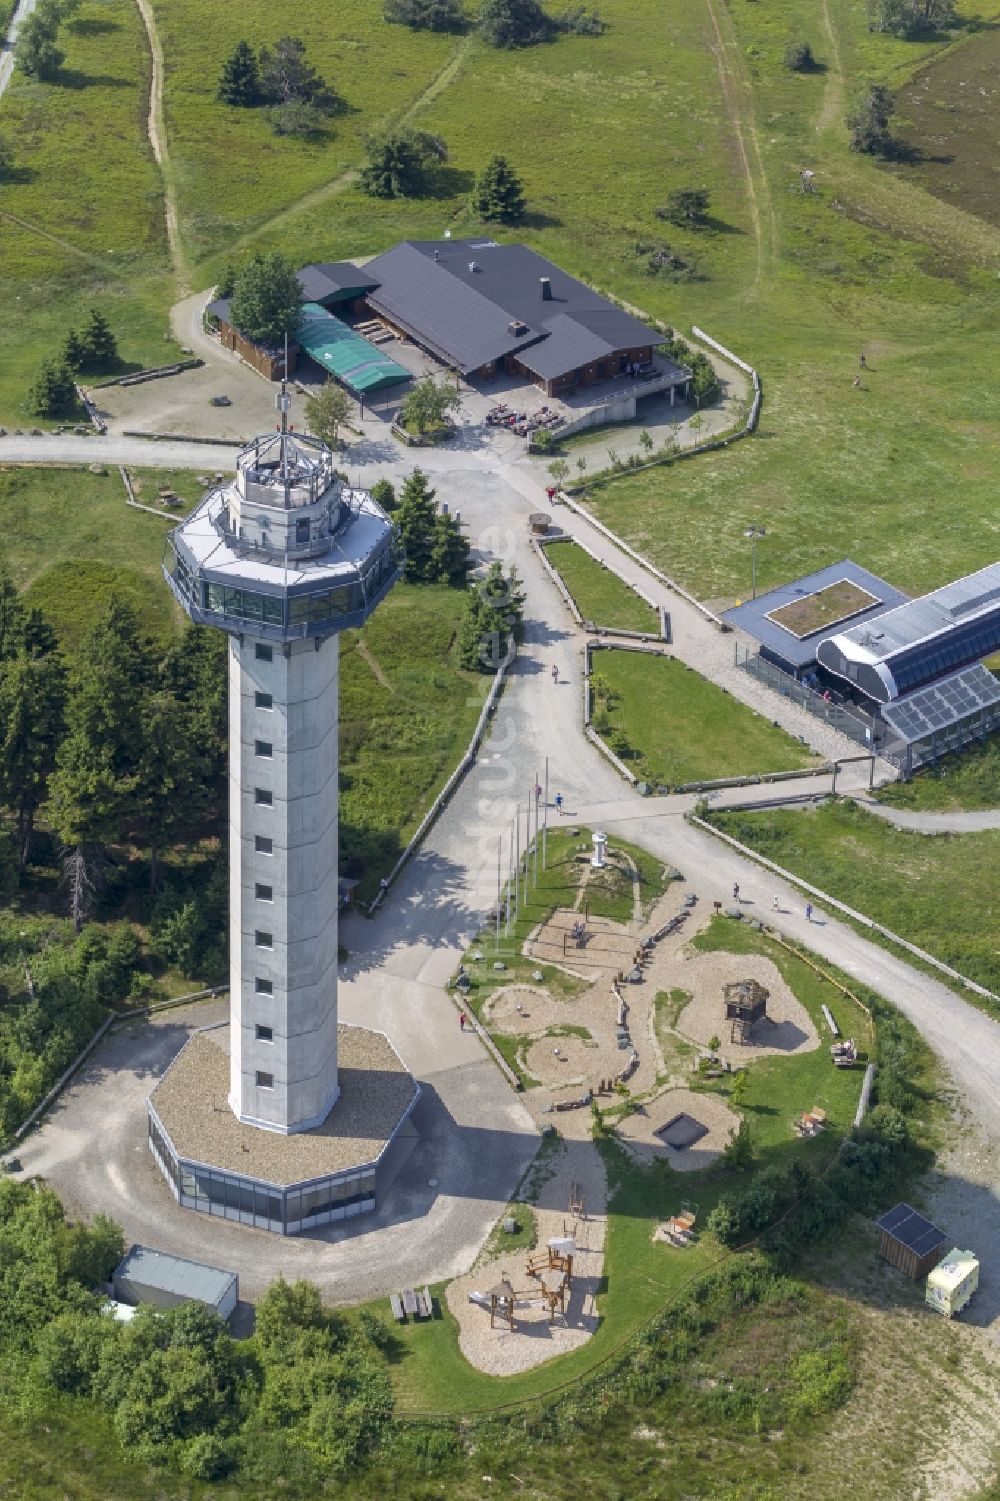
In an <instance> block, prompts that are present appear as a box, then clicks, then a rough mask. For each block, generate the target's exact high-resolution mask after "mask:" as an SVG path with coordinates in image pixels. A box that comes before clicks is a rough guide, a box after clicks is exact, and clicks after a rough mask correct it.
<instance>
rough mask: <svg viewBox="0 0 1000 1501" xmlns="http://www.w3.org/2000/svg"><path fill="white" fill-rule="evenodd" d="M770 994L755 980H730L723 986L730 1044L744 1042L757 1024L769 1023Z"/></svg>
mask: <svg viewBox="0 0 1000 1501" xmlns="http://www.w3.org/2000/svg"><path fill="white" fill-rule="evenodd" d="M770 994H771V992H770V991H769V990H766V989H765V988H764V986H763V985H761V984H759V983H758V981H757V980H732V981H730V983H729V984H728V985H723V987H722V996H723V1000H724V1001H725V1005H726V1020H727V1021H728V1022H730V1023H731V1026H730V1031H729V1040H730V1042H746V1041H747V1033H748V1032H749V1031H750V1028H751V1027H753V1026H755V1025H756V1023H757V1022H762V1021H770V1020H771V1018H770V1017H769V1016H768V1014H767V998H768V996H769V995H770Z"/></svg>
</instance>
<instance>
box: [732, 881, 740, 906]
mask: <svg viewBox="0 0 1000 1501" xmlns="http://www.w3.org/2000/svg"><path fill="white" fill-rule="evenodd" d="M739 899H740V883H739V881H734V882H733V901H734V902H738V901H739Z"/></svg>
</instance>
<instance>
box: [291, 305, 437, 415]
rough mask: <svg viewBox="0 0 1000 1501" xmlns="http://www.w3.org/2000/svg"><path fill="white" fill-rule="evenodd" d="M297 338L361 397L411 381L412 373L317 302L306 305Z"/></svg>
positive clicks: (307, 351) (304, 348)
mask: <svg viewBox="0 0 1000 1501" xmlns="http://www.w3.org/2000/svg"><path fill="white" fill-rule="evenodd" d="M295 338H296V340H297V342H298V343H299V344H300V345H301V346H302V349H303V350H304V351H305V353H306V354H307V355H308V356H309V358H310V359H313V360H315V361H316V363H317V364H318V365H322V367H323V369H324V370H328V371H329V372H330V374H331V375H335V376H336V377H337V379H338V380H340V381H343V383H344V385H345V386H349V387H350V389H351V390H352V391H355V392H357V394H358V395H359V396H362V395H364V394H365V393H366V392H368V391H379V390H381V389H382V387H383V386H395V385H398V384H399V383H400V382H401V381H404V380H409V379H410V372H409V370H406V369H405V368H404V367H403V366H402V365H397V364H396V362H395V360H390V358H389V356H388V355H387V354H383V353H382V351H381V350H380V349H378V348H377V347H376V346H375V345H374V344H371V343H369V341H368V340H367V339H365V338H363V337H362V336H361V334H359V333H355V331H354V329H353V328H349V327H348V326H347V324H346V323H342V322H341V320H340V319H339V318H335V317H334V316H333V314H332V313H328V312H327V310H326V308H323V307H320V305H319V303H318V302H306V303H303V305H302V322H301V323H300V324H299V328H298V332H297V333H296V335H295Z"/></svg>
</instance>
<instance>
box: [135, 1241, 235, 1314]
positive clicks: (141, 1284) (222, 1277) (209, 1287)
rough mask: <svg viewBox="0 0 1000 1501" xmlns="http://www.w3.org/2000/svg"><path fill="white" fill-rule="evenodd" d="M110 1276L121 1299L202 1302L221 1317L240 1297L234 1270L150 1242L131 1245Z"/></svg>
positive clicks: (165, 1304) (158, 1304) (161, 1304)
mask: <svg viewBox="0 0 1000 1501" xmlns="http://www.w3.org/2000/svg"><path fill="white" fill-rule="evenodd" d="M111 1280H112V1284H113V1286H114V1290H115V1298H116V1299H118V1300H119V1301H120V1302H123V1303H151V1304H152V1305H153V1307H154V1308H176V1307H177V1306H178V1305H179V1304H181V1303H204V1304H205V1306H206V1308H212V1309H214V1310H215V1312H216V1313H217V1314H218V1315H219V1316H220V1318H223V1319H228V1318H229V1315H230V1314H231V1313H232V1311H233V1309H234V1308H235V1307H236V1302H237V1299H238V1297H239V1279H238V1278H237V1275H236V1273H235V1272H227V1271H224V1270H223V1269H222V1268H221V1267H216V1266H205V1265H204V1264H203V1263H202V1262H200V1261H187V1260H186V1259H185V1258H184V1257H183V1256H171V1255H170V1253H169V1252H167V1251H154V1250H152V1249H151V1248H150V1247H149V1246H130V1247H129V1249H128V1251H127V1252H126V1253H125V1256H124V1257H123V1258H122V1260H121V1261H120V1262H119V1264H118V1266H116V1267H115V1270H114V1275H113V1277H112V1279H111Z"/></svg>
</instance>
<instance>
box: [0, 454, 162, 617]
mask: <svg viewBox="0 0 1000 1501" xmlns="http://www.w3.org/2000/svg"><path fill="white" fill-rule="evenodd" d="M0 520H2V523H3V529H4V536H5V544H4V561H5V562H6V564H7V567H8V568H9V569H10V571H11V573H12V574H13V576H14V580H15V582H16V583H17V584H19V585H20V586H21V587H22V588H26V589H27V590H28V598H29V600H30V602H31V603H32V604H35V605H38V606H39V607H40V608H41V609H43V610H44V611H45V613H46V614H47V615H48V616H49V617H50V618H51V620H52V623H53V624H54V625H55V626H56V628H57V629H58V630H59V631H60V633H61V634H62V635H63V636H64V638H65V639H66V640H67V641H69V642H71V643H72V642H76V641H78V640H79V639H80V638H81V637H82V636H83V635H84V634H85V633H86V631H87V630H88V629H89V627H90V626H91V625H92V624H93V621H94V618H95V616H96V614H97V613H99V611H100V609H101V608H102V606H103V603H104V600H105V599H106V597H107V593H108V592H109V591H110V589H111V588H116V589H118V590H120V591H121V592H123V593H125V594H128V595H129V596H131V597H132V598H133V599H134V601H135V603H136V604H137V605H138V606H139V609H140V613H141V615H142V618H143V621H144V623H145V625H146V627H147V629H149V630H151V631H155V632H157V633H158V634H163V633H165V632H166V633H169V631H170V630H172V629H176V627H177V625H178V624H179V622H180V611H179V610H177V609H176V607H175V606H174V605H173V603H172V601H171V599H170V596H169V594H168V593H167V588H166V585H165V584H164V583H163V575H162V573H161V571H160V557H161V554H162V551H163V541H164V538H165V536H166V533H167V524H166V522H164V521H160V520H159V519H158V518H157V517H155V516H147V515H146V514H145V513H144V512H143V511H135V510H133V509H132V508H131V507H129V506H127V505H126V504H125V487H124V485H123V484H122V482H121V477H120V475H119V473H118V470H117V469H115V468H113V467H112V468H110V469H109V470H108V472H107V473H106V474H91V472H90V470H89V469H87V468H86V467H84V466H83V465H81V466H80V467H79V468H75V469H57V468H48V467H45V466H42V465H31V466H26V467H23V468H13V467H10V468H2V467H0ZM151 585H152V587H150V586H151Z"/></svg>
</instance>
